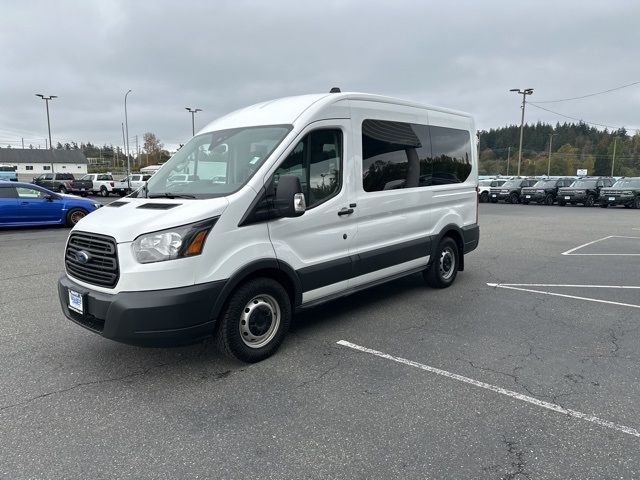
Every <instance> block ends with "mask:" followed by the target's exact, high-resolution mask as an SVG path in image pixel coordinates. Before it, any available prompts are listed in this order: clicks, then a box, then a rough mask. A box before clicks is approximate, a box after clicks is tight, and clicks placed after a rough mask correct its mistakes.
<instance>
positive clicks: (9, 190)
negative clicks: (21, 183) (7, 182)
mask: <svg viewBox="0 0 640 480" xmlns="http://www.w3.org/2000/svg"><path fill="white" fill-rule="evenodd" d="M15 197H16V191H15V189H14V188H13V187H0V198H15Z"/></svg>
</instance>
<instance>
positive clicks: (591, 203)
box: [584, 195, 596, 207]
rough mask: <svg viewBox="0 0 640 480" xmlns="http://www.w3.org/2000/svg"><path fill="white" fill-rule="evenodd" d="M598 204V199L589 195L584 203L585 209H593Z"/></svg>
mask: <svg viewBox="0 0 640 480" xmlns="http://www.w3.org/2000/svg"><path fill="white" fill-rule="evenodd" d="M595 203H596V198H595V197H594V196H593V195H587V199H586V200H585V201H584V206H585V207H593V206H594V205H595Z"/></svg>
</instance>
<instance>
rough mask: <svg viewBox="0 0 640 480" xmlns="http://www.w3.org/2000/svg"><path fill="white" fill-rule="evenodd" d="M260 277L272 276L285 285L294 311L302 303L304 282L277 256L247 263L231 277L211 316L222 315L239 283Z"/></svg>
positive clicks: (214, 317) (215, 317)
mask: <svg viewBox="0 0 640 480" xmlns="http://www.w3.org/2000/svg"><path fill="white" fill-rule="evenodd" d="M259 277H266V278H272V279H273V280H276V281H277V282H279V283H280V284H281V285H282V286H283V287H284V289H285V290H286V291H287V293H288V294H289V298H290V300H291V310H292V311H295V309H296V308H297V307H298V306H299V305H300V304H301V303H302V283H301V282H300V278H299V277H298V275H297V274H296V272H295V270H294V269H293V268H291V266H289V265H288V264H286V263H284V262H281V261H278V260H277V259H275V258H273V259H264V260H256V261H254V262H251V263H249V264H247V265H245V266H244V267H242V268H241V269H240V270H238V271H237V272H236V273H234V274H233V275H232V276H231V277H230V278H229V280H228V281H227V283H226V284H225V286H224V288H223V289H222V292H220V295H219V296H218V298H217V300H216V302H215V304H214V306H213V311H212V312H211V318H213V319H217V318H218V317H219V316H220V312H222V309H223V308H224V306H225V304H226V303H227V301H228V300H229V297H230V295H231V294H232V293H233V292H234V291H235V289H236V288H237V287H238V285H240V284H241V283H244V282H246V281H248V280H251V279H252V278H259Z"/></svg>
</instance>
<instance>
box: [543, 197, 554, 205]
mask: <svg viewBox="0 0 640 480" xmlns="http://www.w3.org/2000/svg"><path fill="white" fill-rule="evenodd" d="M544 204H545V205H553V195H547V196H546V197H544Z"/></svg>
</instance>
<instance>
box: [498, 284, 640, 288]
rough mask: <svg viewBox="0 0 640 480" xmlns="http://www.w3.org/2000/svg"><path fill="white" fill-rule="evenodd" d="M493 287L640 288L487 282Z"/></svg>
mask: <svg viewBox="0 0 640 480" xmlns="http://www.w3.org/2000/svg"><path fill="white" fill-rule="evenodd" d="M487 285H489V286H491V287H497V286H502V287H566V288H622V289H625V288H629V289H640V286H635V285H571V284H565V283H487Z"/></svg>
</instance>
